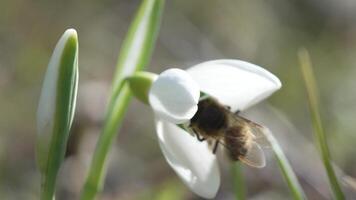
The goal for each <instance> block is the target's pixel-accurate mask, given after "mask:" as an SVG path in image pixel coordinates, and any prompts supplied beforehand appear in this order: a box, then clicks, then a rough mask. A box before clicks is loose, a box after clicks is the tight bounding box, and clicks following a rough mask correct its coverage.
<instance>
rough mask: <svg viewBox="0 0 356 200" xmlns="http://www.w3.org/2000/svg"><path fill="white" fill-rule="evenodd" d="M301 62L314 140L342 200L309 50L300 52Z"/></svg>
mask: <svg viewBox="0 0 356 200" xmlns="http://www.w3.org/2000/svg"><path fill="white" fill-rule="evenodd" d="M299 62H300V68H301V71H302V75H303V79H304V84H305V88H306V91H307V94H308V103H309V109H310V114H311V119H312V126H313V129H314V138H315V141H316V143H317V147H318V149H319V152H320V156H321V159H322V161H323V164H324V167H325V170H326V173H327V175H328V178H329V182H330V185H331V189H332V191H333V193H334V197H335V199H338V200H342V199H345V196H344V194H343V192H342V190H341V187H340V184H339V182H338V180H337V177H336V174H335V171H334V169H333V166H332V163H331V157H330V152H329V147H328V144H327V140H326V137H325V133H324V129H323V125H322V123H321V117H320V114H319V113H320V112H319V92H318V88H317V85H316V81H315V77H314V73H313V68H312V64H311V61H310V57H309V53H308V51H307V50H305V49H302V50H300V51H299Z"/></svg>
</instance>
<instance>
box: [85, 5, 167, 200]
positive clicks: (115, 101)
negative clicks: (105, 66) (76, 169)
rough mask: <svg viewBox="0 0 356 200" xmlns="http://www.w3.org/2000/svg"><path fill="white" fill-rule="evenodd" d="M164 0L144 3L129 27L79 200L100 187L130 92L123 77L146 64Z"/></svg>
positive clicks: (97, 190) (92, 195)
mask: <svg viewBox="0 0 356 200" xmlns="http://www.w3.org/2000/svg"><path fill="white" fill-rule="evenodd" d="M163 4H164V0H144V1H143V2H142V4H141V5H140V8H139V10H138V12H137V14H136V16H135V18H134V20H133V22H132V24H131V26H130V28H129V31H128V33H127V36H126V38H125V40H124V43H123V46H122V49H121V52H120V54H119V59H118V64H117V71H116V73H115V77H114V80H113V86H112V87H113V88H112V91H111V97H110V102H109V106H108V109H107V113H106V120H105V124H104V129H103V131H102V134H101V135H100V137H99V140H98V143H97V145H96V149H95V152H94V155H93V159H92V162H91V165H90V168H89V173H88V176H87V179H86V181H85V184H84V187H83V190H82V193H81V199H82V200H91V199H95V197H96V194H97V193H98V192H99V191H101V188H102V186H103V182H104V177H105V171H106V162H107V157H108V153H109V150H110V149H111V146H112V143H113V141H114V140H115V137H116V135H117V134H118V131H117V130H118V129H119V128H120V125H121V123H122V120H123V118H124V115H125V112H126V110H127V108H128V105H129V102H130V99H131V92H130V90H129V87H128V85H127V84H126V82H125V78H126V77H128V76H130V75H132V74H133V73H135V72H136V71H140V70H142V69H144V67H146V65H147V64H148V63H149V60H150V57H151V54H152V50H153V47H154V44H155V39H156V36H157V32H158V29H159V25H160V18H161V14H162V10H163Z"/></svg>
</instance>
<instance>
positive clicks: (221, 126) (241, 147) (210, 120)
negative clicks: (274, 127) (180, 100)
mask: <svg viewBox="0 0 356 200" xmlns="http://www.w3.org/2000/svg"><path fill="white" fill-rule="evenodd" d="M189 128H190V130H191V132H192V133H193V134H195V136H196V137H197V139H198V140H199V141H205V140H207V141H208V142H209V144H213V149H212V152H213V153H214V154H215V153H216V151H217V149H218V145H219V144H221V145H223V146H224V147H225V149H226V151H227V154H228V156H229V158H230V159H231V160H233V161H241V162H243V163H245V164H248V165H250V166H252V167H256V168H262V167H264V166H265V164H266V160H265V156H264V152H263V150H262V148H261V147H260V145H259V144H258V143H257V140H261V139H262V140H264V139H265V134H264V131H265V130H266V129H265V128H264V127H263V126H261V125H259V124H257V123H254V122H252V121H250V120H248V119H246V118H243V117H241V116H239V115H238V113H233V112H231V111H230V108H229V107H226V106H224V105H222V104H220V103H219V102H218V101H217V100H215V99H213V98H210V97H209V98H205V99H203V100H201V101H200V102H199V104H198V111H197V112H196V114H195V115H194V117H193V118H192V119H191V120H190V125H189ZM214 142H215V143H214Z"/></svg>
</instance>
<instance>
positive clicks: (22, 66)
mask: <svg viewBox="0 0 356 200" xmlns="http://www.w3.org/2000/svg"><path fill="white" fill-rule="evenodd" d="M139 3H140V1H138V0H130V1H129V0H126V1H124V0H102V1H94V0H76V1H68V0H65V1H46V0H36V1H35V0H11V1H10V0H1V1H0V199H6V200H7V199H9V200H12V199H38V195H39V183H40V175H39V172H38V170H37V168H36V163H35V154H34V149H35V146H34V145H35V137H36V127H35V119H36V117H35V116H36V110H37V104H38V100H39V93H40V89H41V84H42V81H43V76H44V72H45V70H46V67H47V64H48V61H49V58H50V56H51V53H52V50H53V48H54V46H55V44H56V42H57V41H58V39H59V37H60V36H61V34H62V33H63V32H64V30H65V29H67V28H70V27H73V28H75V29H76V30H77V31H78V34H79V48H80V50H79V71H80V81H79V97H78V102H77V110H76V111H77V112H76V116H75V120H74V125H73V128H72V131H71V138H70V142H69V145H68V150H67V156H66V157H67V158H66V160H65V163H64V165H63V167H62V169H61V172H60V175H59V180H58V190H57V196H58V198H57V199H59V200H61V199H69V200H71V199H78V193H79V190H80V188H81V187H82V183H83V179H84V177H85V171H86V168H87V166H88V163H89V162H90V158H91V154H92V152H93V148H94V146H95V143H96V140H97V137H98V135H99V133H100V130H101V127H102V122H103V115H104V110H105V107H106V102H107V97H108V90H109V89H110V84H111V80H112V74H113V72H114V70H115V64H116V62H117V54H118V52H119V49H120V45H121V43H122V40H123V37H124V35H125V33H126V30H127V28H128V24H129V22H130V20H131V19H132V17H133V15H134V12H135V10H136V9H137V7H138V5H139ZM355 25H356V1H353V0H339V1H333V0H324V1H322V0H288V1H286V0H270V1H264V0H219V1H213V0H195V1H179V0H167V2H166V6H165V10H164V15H163V23H162V26H161V31H160V33H159V37H158V41H157V46H156V48H155V52H154V56H153V58H152V61H151V63H150V65H149V66H147V69H148V70H149V71H152V72H156V73H159V72H161V71H163V70H164V69H167V68H169V67H178V68H182V69H185V68H188V67H189V66H192V65H194V64H197V63H200V62H203V61H206V60H213V59H218V58H232V59H242V60H246V61H249V62H252V63H255V64H258V65H260V66H263V67H265V68H266V69H268V70H269V71H271V72H272V73H274V74H276V75H277V76H278V77H279V78H280V79H281V81H282V83H283V88H282V89H281V90H280V91H278V92H277V93H275V94H274V95H273V96H272V97H271V98H269V99H268V100H267V101H266V102H265V103H263V104H260V105H258V106H256V107H254V108H252V109H250V110H248V111H247V112H245V113H243V115H246V116H248V117H249V118H251V119H253V120H254V121H257V122H260V123H263V124H265V125H266V126H268V127H270V128H271V129H272V130H273V132H274V133H275V135H276V137H277V139H278V140H279V142H280V143H281V145H282V147H283V149H284V150H285V151H286V154H287V157H288V159H289V160H290V161H291V164H292V166H293V168H294V170H295V172H296V174H297V175H298V178H299V180H300V182H301V184H302V186H303V188H304V190H305V192H306V193H307V195H308V196H309V197H310V199H332V198H331V192H330V189H329V186H328V183H327V179H326V176H325V173H324V170H323V167H322V166H321V161H320V159H319V157H318V156H317V153H316V150H315V148H314V145H313V137H312V132H311V125H310V118H309V112H308V107H307V99H306V95H305V89H304V85H303V82H302V77H301V73H300V69H299V64H298V59H297V52H298V49H299V48H300V47H305V48H307V49H308V50H309V51H310V54H311V59H312V62H313V64H314V70H315V75H316V78H317V82H318V85H319V89H320V96H321V98H320V99H321V114H322V118H323V122H324V126H325V129H326V133H327V137H328V138H327V139H328V142H329V146H330V149H331V153H332V157H333V160H334V162H335V164H336V166H337V168H338V169H339V170H338V171H339V176H340V177H342V182H343V183H346V184H345V185H343V188H344V190H345V192H346V193H347V196H348V198H349V199H353V198H356V196H355V190H354V189H355V188H354V189H352V187H350V182H352V181H353V179H351V178H350V177H356V158H355V154H356V148H355V142H356V132H355V129H356V56H355V52H356V26H355ZM265 151H266V154H267V156H268V163H267V167H266V168H264V169H262V170H256V169H251V168H249V167H244V169H243V170H244V174H245V178H246V183H247V187H248V197H249V199H290V198H291V196H290V194H289V190H288V188H287V187H286V184H285V182H284V180H283V177H282V176H281V174H280V171H279V170H278V167H277V165H276V163H275V162H274V159H273V156H272V152H271V150H270V149H266V150H265ZM219 159H220V162H221V167H220V168H221V169H220V170H221V172H222V174H223V177H222V185H221V188H220V190H219V193H218V195H217V197H216V199H234V196H233V189H232V188H233V185H232V180H231V173H230V165H229V163H228V162H226V159H225V158H224V157H223V155H221V156H219ZM347 183H348V184H347ZM354 183H355V182H354ZM351 185H352V183H351ZM99 199H103V200H111V199H120V200H121V199H123V200H135V199H162V200H163V199H168V200H170V199H173V200H174V199H177V200H178V199H199V197H197V196H195V195H194V194H193V193H191V192H190V191H189V190H188V189H187V188H186V186H184V185H183V184H182V182H180V180H179V178H178V177H177V176H176V175H175V173H174V172H173V170H172V169H171V168H170V167H169V166H168V164H167V163H166V161H165V159H164V157H163V156H162V153H161V152H160V149H159V146H158V143H157V141H156V136H155V130H154V125H153V119H152V112H151V110H150V109H149V108H148V107H146V106H144V105H143V104H141V103H140V102H138V101H137V100H133V101H132V103H131V106H130V109H129V111H128V113H127V116H126V119H125V122H124V124H123V126H122V128H121V131H120V134H119V136H118V137H117V140H116V141H115V144H114V148H113V149H112V151H111V156H110V162H109V169H108V175H107V179H106V182H105V188H104V191H103V192H102V194H101V195H100V198H99Z"/></svg>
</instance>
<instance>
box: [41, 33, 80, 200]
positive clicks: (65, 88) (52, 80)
mask: <svg viewBox="0 0 356 200" xmlns="http://www.w3.org/2000/svg"><path fill="white" fill-rule="evenodd" d="M77 87H78V37H77V33H76V31H75V30H74V29H68V30H66V31H65V33H64V34H63V35H62V37H61V39H60V40H59V41H58V43H57V45H56V48H55V49H54V52H53V54H52V57H51V59H50V62H49V65H48V68H47V72H46V75H45V78H44V82H43V87H42V92H41V97H40V101H39V106H38V111H37V129H38V131H37V133H38V135H37V144H36V156H37V163H38V166H39V169H40V171H41V174H42V183H41V199H42V200H51V199H52V198H53V195H54V191H55V184H56V178H57V173H58V170H59V168H60V165H61V163H62V161H63V159H64V154H65V151H66V146H67V141H68V137H69V130H70V127H71V124H72V121H73V117H74V110H75V103H76V95H77Z"/></svg>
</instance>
